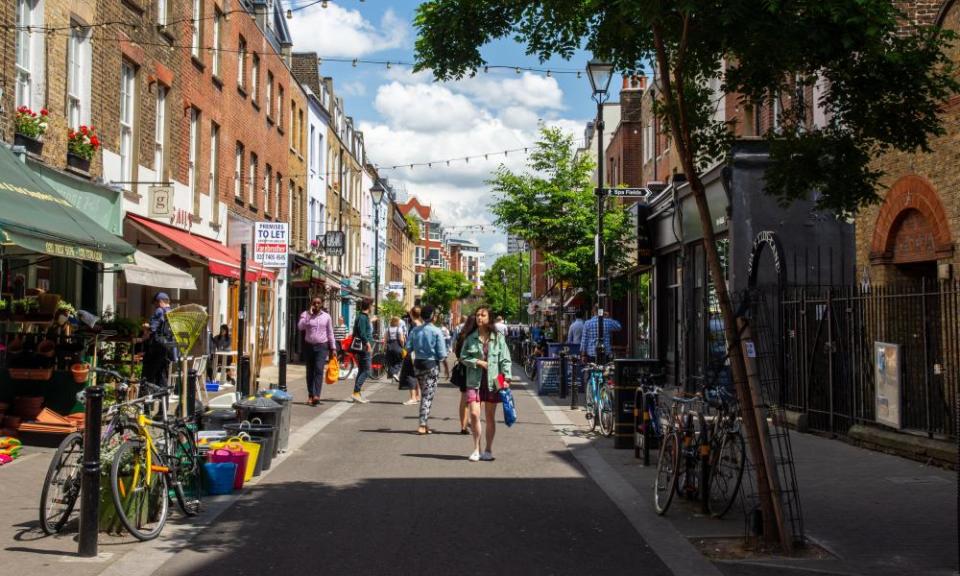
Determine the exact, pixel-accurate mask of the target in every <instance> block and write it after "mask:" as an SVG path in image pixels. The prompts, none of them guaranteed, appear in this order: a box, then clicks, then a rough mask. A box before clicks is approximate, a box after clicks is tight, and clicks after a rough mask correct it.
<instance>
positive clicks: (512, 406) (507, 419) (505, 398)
mask: <svg viewBox="0 0 960 576" xmlns="http://www.w3.org/2000/svg"><path fill="white" fill-rule="evenodd" d="M498 394H500V405H501V406H503V423H504V424H506V425H507V427H510V426H513V423H514V422H516V421H517V405H516V403H515V402H514V401H513V392H511V391H510V389H509V388H501V389H500V390H499V391H498Z"/></svg>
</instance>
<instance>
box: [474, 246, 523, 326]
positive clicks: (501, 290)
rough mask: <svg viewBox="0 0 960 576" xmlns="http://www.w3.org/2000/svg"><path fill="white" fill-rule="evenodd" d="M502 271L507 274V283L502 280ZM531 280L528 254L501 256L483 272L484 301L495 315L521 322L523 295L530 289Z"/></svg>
mask: <svg viewBox="0 0 960 576" xmlns="http://www.w3.org/2000/svg"><path fill="white" fill-rule="evenodd" d="M521 266H522V268H523V273H522V275H521V270H520V269H521ZM501 272H503V273H504V274H505V275H506V278H507V283H506V284H504V283H503V282H502V281H501V280H500V273H501ZM529 280H530V258H529V257H528V256H527V255H526V254H523V253H519V254H508V255H506V256H501V257H499V258H497V260H496V262H494V263H493V266H491V267H490V269H489V270H487V271H486V272H484V273H483V303H484V304H485V305H486V306H489V307H490V310H491V311H492V312H493V314H494V315H497V314H499V315H501V316H503V317H504V318H511V319H514V320H516V321H518V322H519V320H520V312H521V295H522V294H523V293H524V292H527V291H528V290H529V286H530V282H529Z"/></svg>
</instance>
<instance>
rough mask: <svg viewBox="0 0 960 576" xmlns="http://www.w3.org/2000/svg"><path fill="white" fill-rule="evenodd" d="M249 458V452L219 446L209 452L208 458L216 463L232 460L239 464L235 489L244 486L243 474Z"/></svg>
mask: <svg viewBox="0 0 960 576" xmlns="http://www.w3.org/2000/svg"><path fill="white" fill-rule="evenodd" d="M248 458H250V454H249V453H248V452H244V451H242V450H227V449H225V448H218V449H217V450H212V451H210V452H209V453H208V454H207V460H209V461H210V462H212V463H214V464H220V463H224V462H230V463H233V464H236V465H237V474H236V476H234V478H233V489H234V490H239V489H241V488H243V475H244V472H245V471H246V469H247V459H248Z"/></svg>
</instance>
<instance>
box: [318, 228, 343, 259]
mask: <svg viewBox="0 0 960 576" xmlns="http://www.w3.org/2000/svg"><path fill="white" fill-rule="evenodd" d="M345 239H346V235H345V234H344V233H343V232H339V231H336V230H331V231H329V232H327V233H326V234H325V235H324V237H323V248H324V251H325V252H326V253H327V254H329V255H330V256H343V249H344V246H343V245H344V244H345V243H346V242H345Z"/></svg>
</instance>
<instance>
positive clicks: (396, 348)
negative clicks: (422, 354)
mask: <svg viewBox="0 0 960 576" xmlns="http://www.w3.org/2000/svg"><path fill="white" fill-rule="evenodd" d="M406 343H407V339H406V336H405V334H404V332H403V329H402V328H401V327H400V318H398V317H396V316H394V317H393V318H390V327H389V328H387V376H388V377H389V378H391V379H393V380H396V381H397V382H400V378H399V377H398V374H399V373H400V366H401V365H402V364H403V345H404V344H406Z"/></svg>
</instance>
